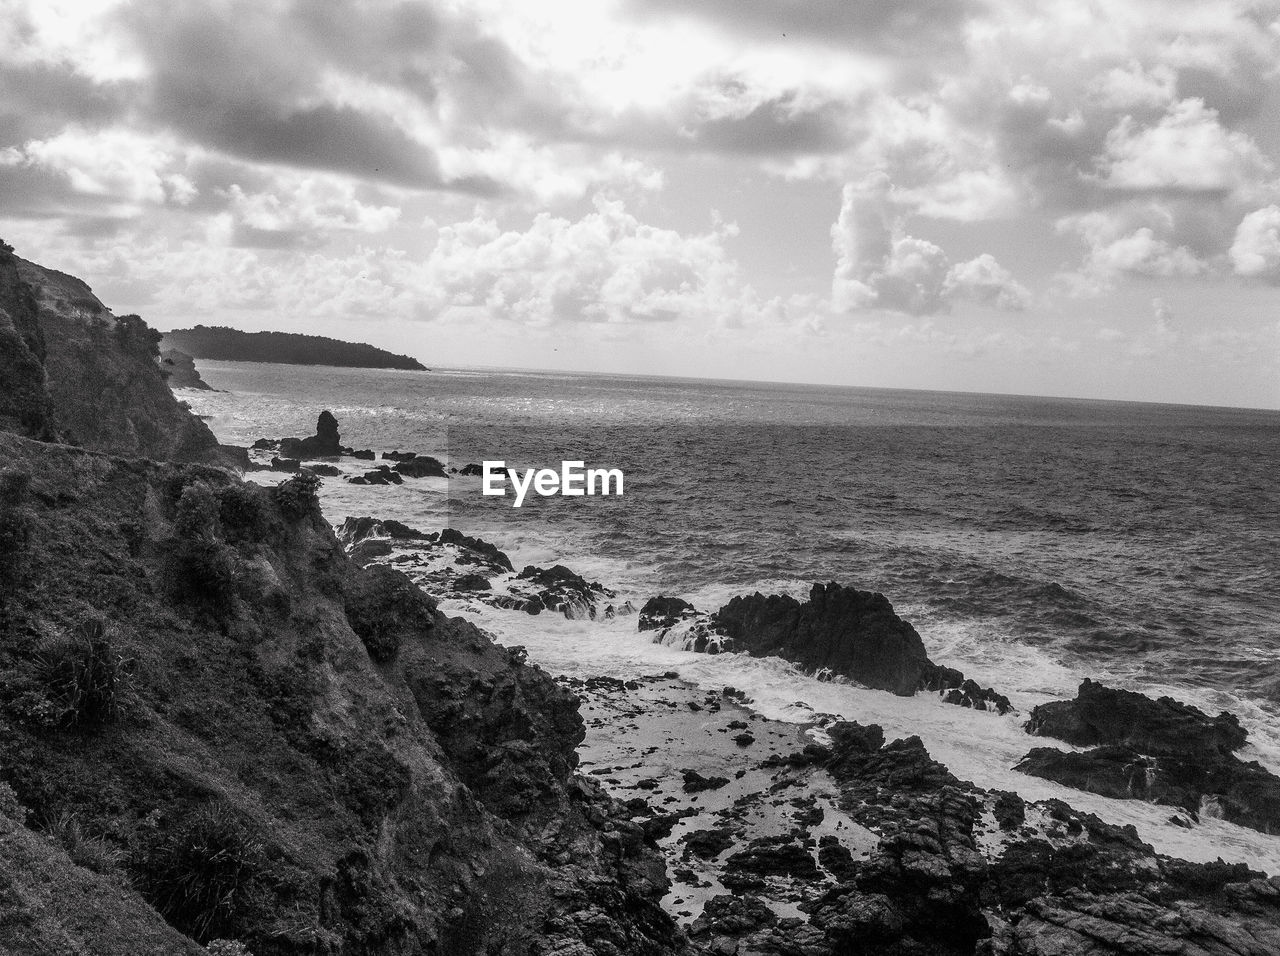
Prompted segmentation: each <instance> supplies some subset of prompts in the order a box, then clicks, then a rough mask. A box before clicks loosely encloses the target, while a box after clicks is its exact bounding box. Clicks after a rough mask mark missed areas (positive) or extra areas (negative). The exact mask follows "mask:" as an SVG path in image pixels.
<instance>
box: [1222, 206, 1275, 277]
mask: <svg viewBox="0 0 1280 956" xmlns="http://www.w3.org/2000/svg"><path fill="white" fill-rule="evenodd" d="M1228 255H1229V256H1230V258H1231V264H1232V266H1233V267H1234V269H1235V272H1236V275H1240V276H1244V277H1246V278H1250V279H1263V280H1265V281H1267V282H1273V283H1280V206H1264V207H1263V208H1261V209H1255V210H1254V211H1253V212H1251V213H1249V214H1248V215H1247V216H1245V217H1244V218H1243V219H1242V220H1240V225H1239V226H1238V227H1237V228H1236V235H1235V240H1234V241H1233V242H1232V243H1231V249H1230V251H1229V253H1228Z"/></svg>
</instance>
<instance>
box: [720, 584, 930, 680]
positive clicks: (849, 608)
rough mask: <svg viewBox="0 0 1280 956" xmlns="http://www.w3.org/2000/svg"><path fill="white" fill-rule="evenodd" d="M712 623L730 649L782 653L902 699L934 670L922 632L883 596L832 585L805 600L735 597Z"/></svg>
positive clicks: (819, 587) (823, 586) (754, 653)
mask: <svg viewBox="0 0 1280 956" xmlns="http://www.w3.org/2000/svg"><path fill="white" fill-rule="evenodd" d="M714 620H715V624H716V626H717V627H718V628H719V629H721V630H722V631H724V632H725V633H726V634H727V635H728V637H729V638H730V641H731V644H730V645H729V646H728V648H727V649H729V650H736V651H745V652H747V653H749V654H750V655H751V656H752V657H781V658H784V659H786V660H789V661H793V662H795V663H797V664H800V665H801V666H802V667H805V668H808V669H811V670H817V671H821V670H829V671H832V672H833V673H836V674H840V675H842V676H844V677H849V678H852V679H853V680H855V681H857V682H858V683H860V684H863V685H864V686H867V687H873V688H877V689H880V690H888V691H892V692H893V693H895V694H898V695H900V696H904V697H905V696H910V695H911V694H914V693H915V692H916V690H917V689H918V688H919V687H920V686H921V683H922V679H923V678H924V677H925V675H926V673H927V672H928V671H929V669H930V667H931V661H930V660H929V655H928V654H927V653H926V652H925V649H924V643H923V642H922V641H921V640H920V635H919V634H917V633H916V630H915V628H913V627H912V626H911V625H910V624H908V623H907V622H906V621H904V620H903V619H902V618H900V617H898V615H897V614H895V613H894V611H893V606H892V605H891V604H890V603H889V601H888V599H887V598H885V596H884V595H883V594H877V593H873V592H871V591H859V590H856V589H854V588H849V587H844V586H843V585H840V584H835V583H834V582H833V583H830V584H815V585H814V586H813V588H812V589H811V590H810V591H809V600H808V601H806V602H804V603H803V604H802V603H801V602H799V601H797V600H796V599H795V598H793V597H790V596H787V595H777V594H775V595H770V596H769V597H765V596H764V595H762V594H760V593H756V594H753V595H751V596H749V597H735V598H734V599H733V600H731V601H730V602H729V603H728V604H726V605H725V606H724V607H722V608H721V609H720V610H719V611H717V612H716V614H715V618H714Z"/></svg>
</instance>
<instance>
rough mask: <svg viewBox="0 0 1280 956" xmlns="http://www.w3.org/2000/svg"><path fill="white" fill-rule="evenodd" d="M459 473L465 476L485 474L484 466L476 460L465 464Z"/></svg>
mask: <svg viewBox="0 0 1280 956" xmlns="http://www.w3.org/2000/svg"><path fill="white" fill-rule="evenodd" d="M458 474H460V475H463V476H464V477H473V476H476V477H478V476H480V475H483V474H484V468H482V467H481V466H480V465H477V464H476V463H475V462H471V463H469V464H466V465H463V466H462V470H461V471H460V472H458Z"/></svg>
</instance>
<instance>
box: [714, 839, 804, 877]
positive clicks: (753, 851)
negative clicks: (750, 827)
mask: <svg viewBox="0 0 1280 956" xmlns="http://www.w3.org/2000/svg"><path fill="white" fill-rule="evenodd" d="M725 871H726V872H727V873H735V872H737V873H743V872H745V873H752V874H755V875H758V876H790V877H795V878H797V879H801V880H812V879H816V878H817V877H818V876H819V873H818V864H817V863H816V862H815V861H814V859H813V854H812V853H810V852H809V850H808V849H807V848H806V847H804V846H801V845H800V844H799V843H797V842H796V841H795V840H794V839H793V838H792V837H790V836H788V835H783V836H776V837H761V838H760V839H758V840H752V841H751V842H750V843H749V844H748V845H747V848H746V849H744V850H739V851H738V852H737V853H734V854H731V855H730V856H729V859H728V860H727V861H725Z"/></svg>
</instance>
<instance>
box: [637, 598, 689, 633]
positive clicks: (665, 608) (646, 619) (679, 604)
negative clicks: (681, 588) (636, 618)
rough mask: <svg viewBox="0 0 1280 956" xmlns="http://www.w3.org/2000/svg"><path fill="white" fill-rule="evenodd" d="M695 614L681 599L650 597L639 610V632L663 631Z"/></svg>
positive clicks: (686, 602) (687, 603)
mask: <svg viewBox="0 0 1280 956" xmlns="http://www.w3.org/2000/svg"><path fill="white" fill-rule="evenodd" d="M695 613H697V612H696V611H695V610H694V607H693V605H692V604H690V603H689V602H688V601H685V600H683V599H682V598H677V597H651V598H649V600H647V601H645V602H644V607H642V608H640V630H642V631H656V630H663V629H665V628H668V627H671V626H672V625H673V624H678V623H679V622H680V621H682V620H684V619H685V618H686V617H691V616H692V615H693V614H695Z"/></svg>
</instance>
